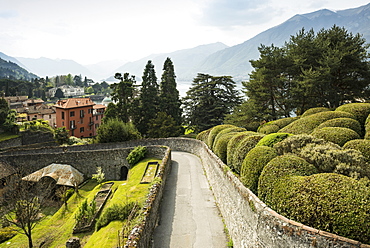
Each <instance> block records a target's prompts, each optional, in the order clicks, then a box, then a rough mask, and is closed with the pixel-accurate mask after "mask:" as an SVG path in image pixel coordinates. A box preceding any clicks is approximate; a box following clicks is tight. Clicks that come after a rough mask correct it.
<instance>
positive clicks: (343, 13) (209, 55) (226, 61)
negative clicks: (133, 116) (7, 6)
mask: <svg viewBox="0 0 370 248" xmlns="http://www.w3.org/2000/svg"><path fill="white" fill-rule="evenodd" d="M369 16H370V3H369V4H367V5H364V6H361V7H358V8H353V9H347V10H340V11H331V10H328V9H322V10H318V11H315V12H312V13H308V14H300V15H295V16H293V17H292V18H290V19H288V20H287V21H285V22H283V23H282V24H280V25H277V26H275V27H272V28H270V29H268V30H266V31H264V32H262V33H260V34H258V35H256V36H255V37H253V38H251V39H249V40H247V41H245V42H243V43H241V44H238V45H235V46H231V47H227V46H226V45H225V44H222V43H219V42H218V43H212V44H208V45H201V46H197V47H195V48H190V49H184V50H179V51H175V52H172V53H166V54H154V55H150V56H147V57H145V58H142V59H140V60H138V61H134V62H127V63H125V64H123V65H118V64H117V62H114V63H113V62H112V63H111V64H110V66H107V64H106V63H105V67H106V68H103V67H102V64H100V65H99V64H96V65H89V66H83V65H80V64H78V63H76V62H75V61H72V60H51V59H47V58H39V59H29V58H18V57H17V58H12V57H10V56H7V55H5V54H2V53H0V57H1V58H2V59H4V60H10V61H12V62H14V63H17V62H15V61H18V63H17V64H18V65H20V66H22V67H24V68H25V69H27V70H29V71H31V72H32V73H35V74H37V75H38V76H41V77H44V76H46V75H48V76H54V75H63V74H68V73H71V74H73V75H80V74H82V75H84V76H87V77H88V78H93V79H94V80H95V81H96V80H102V79H104V80H107V79H108V81H109V79H112V76H113V75H114V74H115V73H116V72H121V73H125V72H128V73H130V74H131V75H135V76H136V77H137V78H140V77H141V75H142V73H143V71H144V68H145V65H146V63H147V61H148V60H152V62H153V64H154V65H155V70H156V72H157V77H158V78H160V76H161V74H162V66H163V63H164V61H165V59H166V58H167V57H170V58H171V59H172V61H173V63H174V66H175V71H176V75H177V79H178V81H192V79H193V78H194V77H195V76H196V75H197V73H207V74H211V75H229V76H233V77H234V79H235V80H236V81H242V80H246V79H247V78H248V74H249V73H250V72H251V70H252V67H251V65H250V62H249V61H250V60H251V59H258V57H259V52H258V47H259V46H260V45H261V44H264V45H271V44H274V45H276V46H282V45H283V44H284V42H286V41H288V40H289V39H290V37H291V36H292V35H295V34H296V33H297V32H298V31H299V30H301V29H302V28H305V30H309V29H311V28H312V29H314V31H315V32H318V31H319V30H320V29H323V28H324V29H328V28H330V27H332V26H333V25H334V24H335V25H337V26H339V27H345V28H346V29H347V30H348V31H349V32H352V33H353V34H356V33H360V34H362V35H363V37H364V38H365V39H366V40H367V41H370V28H369V27H370V18H368V17H369ZM3 56H7V57H5V58H4V57H3Z"/></svg>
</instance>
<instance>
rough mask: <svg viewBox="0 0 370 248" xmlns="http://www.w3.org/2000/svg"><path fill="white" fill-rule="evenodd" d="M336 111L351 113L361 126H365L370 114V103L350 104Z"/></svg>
mask: <svg viewBox="0 0 370 248" xmlns="http://www.w3.org/2000/svg"><path fill="white" fill-rule="evenodd" d="M335 111H343V112H348V113H351V114H352V115H354V116H355V119H356V120H358V121H359V122H360V124H361V125H365V120H366V118H367V117H368V115H369V114H370V103H348V104H344V105H341V106H339V107H338V108H337V109H336V110H335Z"/></svg>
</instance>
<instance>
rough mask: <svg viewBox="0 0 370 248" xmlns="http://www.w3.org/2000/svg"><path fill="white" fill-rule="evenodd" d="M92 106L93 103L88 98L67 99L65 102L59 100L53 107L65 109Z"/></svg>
mask: <svg viewBox="0 0 370 248" xmlns="http://www.w3.org/2000/svg"><path fill="white" fill-rule="evenodd" d="M94 105H95V103H94V102H93V101H92V100H91V99H90V98H68V99H67V100H59V101H58V102H57V103H56V105H55V107H57V108H64V109H67V108H78V107H86V106H94Z"/></svg>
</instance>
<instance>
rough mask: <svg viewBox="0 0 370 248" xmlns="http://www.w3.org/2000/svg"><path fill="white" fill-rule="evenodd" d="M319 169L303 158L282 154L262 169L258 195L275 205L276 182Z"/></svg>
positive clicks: (307, 174) (315, 171)
mask: <svg viewBox="0 0 370 248" xmlns="http://www.w3.org/2000/svg"><path fill="white" fill-rule="evenodd" d="M315 173H317V169H316V168H315V166H313V165H312V164H310V163H308V162H307V161H306V160H304V159H303V158H300V157H298V156H295V155H281V156H278V157H276V158H274V159H272V160H271V161H270V162H269V163H268V164H267V165H266V166H265V167H264V168H263V170H262V172H261V175H260V177H259V181H258V197H259V198H260V199H261V200H262V201H263V202H265V203H266V204H267V205H269V206H272V207H274V208H273V209H276V207H275V201H276V200H275V199H274V194H275V193H274V191H275V189H276V186H275V184H277V183H278V182H279V181H280V180H284V179H285V178H286V177H290V176H309V175H312V174H315Z"/></svg>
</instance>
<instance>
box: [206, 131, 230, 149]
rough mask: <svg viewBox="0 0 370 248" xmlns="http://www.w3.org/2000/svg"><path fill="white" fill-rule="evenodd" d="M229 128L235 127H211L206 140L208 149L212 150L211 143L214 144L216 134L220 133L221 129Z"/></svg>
mask: <svg viewBox="0 0 370 248" xmlns="http://www.w3.org/2000/svg"><path fill="white" fill-rule="evenodd" d="M230 127H236V126H234V125H218V126H215V127H212V128H211V130H210V132H209V135H208V139H207V145H208V147H209V148H211V149H212V147H213V142H214V140H215V138H216V136H217V134H218V133H219V132H221V131H222V130H223V129H225V128H230Z"/></svg>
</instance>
